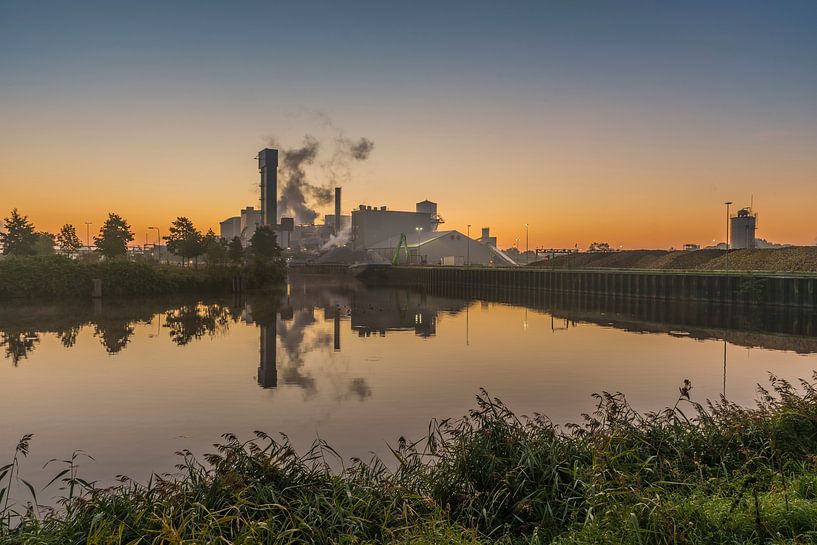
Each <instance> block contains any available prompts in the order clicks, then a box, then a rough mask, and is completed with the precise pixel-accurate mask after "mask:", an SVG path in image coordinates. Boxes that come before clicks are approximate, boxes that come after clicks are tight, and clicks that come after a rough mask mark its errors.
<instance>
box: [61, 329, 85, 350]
mask: <svg viewBox="0 0 817 545" xmlns="http://www.w3.org/2000/svg"><path fill="white" fill-rule="evenodd" d="M79 329H80V328H79V326H78V325H74V326H69V327H67V328H65V329H63V330H60V331H57V338H58V339H59V340H60V342H61V343H62V345H63V346H64V347H65V348H71V347H72V346H74V345H75V344H76V343H77V335H78V334H79Z"/></svg>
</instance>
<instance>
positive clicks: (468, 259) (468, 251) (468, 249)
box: [465, 223, 471, 265]
mask: <svg viewBox="0 0 817 545" xmlns="http://www.w3.org/2000/svg"><path fill="white" fill-rule="evenodd" d="M466 244H467V245H468V246H467V247H466V250H465V255H466V257H465V264H466V265H470V264H471V224H470V223H469V224H468V235H467V241H466Z"/></svg>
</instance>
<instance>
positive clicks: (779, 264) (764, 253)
mask: <svg viewBox="0 0 817 545" xmlns="http://www.w3.org/2000/svg"><path fill="white" fill-rule="evenodd" d="M700 268H701V269H703V270H709V271H721V270H724V269H726V256H725V255H724V254H723V252H721V253H720V255H719V256H718V257H717V258H715V259H712V260H710V261H709V262H707V263H705V264H704V265H703V266H701V267H700ZM729 269H730V270H734V271H778V272H817V246H791V247H788V248H768V249H763V250H733V251H731V252H729Z"/></svg>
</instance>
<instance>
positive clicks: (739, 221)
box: [729, 207, 757, 250]
mask: <svg viewBox="0 0 817 545" xmlns="http://www.w3.org/2000/svg"><path fill="white" fill-rule="evenodd" d="M729 229H730V231H731V233H732V234H731V236H730V237H729V245H730V247H731V248H734V249H735V250H743V249H747V248H748V249H754V248H756V247H757V242H756V239H755V232H756V231H757V214H755V213H754V212H752V209H751V208H750V207H746V208H741V209H740V210H738V211H737V213H736V214H735V215H734V216H732V217H731V218H729Z"/></svg>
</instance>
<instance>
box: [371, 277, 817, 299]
mask: <svg viewBox="0 0 817 545" xmlns="http://www.w3.org/2000/svg"><path fill="white" fill-rule="evenodd" d="M370 281H371V282H374V283H381V284H387V285H400V286H413V287H418V288H425V289H431V288H433V287H436V286H444V285H446V284H449V285H458V286H474V287H479V288H480V289H491V288H495V289H497V290H505V289H508V288H511V289H518V290H526V291H536V290H542V291H553V292H571V293H585V294H591V295H606V296H622V297H636V298H647V299H653V300H666V301H713V302H719V303H735V304H761V305H780V306H798V307H806V308H814V309H817V275H814V274H782V273H765V272H764V273H747V272H733V273H730V274H726V273H724V272H701V271H653V270H633V269H629V270H627V269H582V270H577V269H572V270H565V269H561V270H557V269H554V270H550V269H525V268H468V267H391V268H388V269H387V270H383V271H379V272H378V273H377V274H376V275H373V276H372V278H371V279H370Z"/></svg>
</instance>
